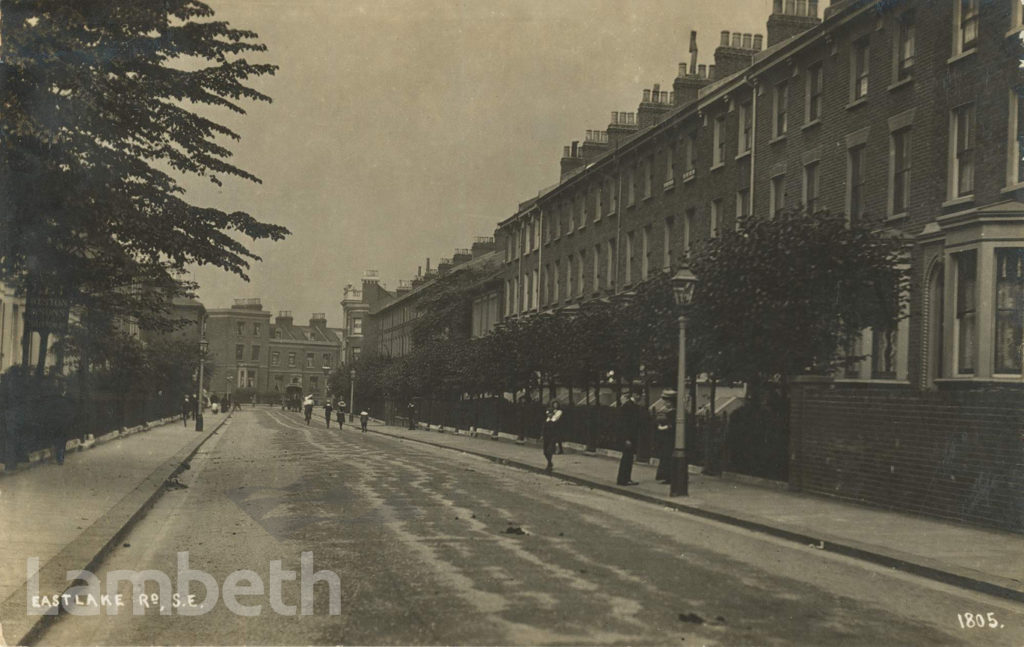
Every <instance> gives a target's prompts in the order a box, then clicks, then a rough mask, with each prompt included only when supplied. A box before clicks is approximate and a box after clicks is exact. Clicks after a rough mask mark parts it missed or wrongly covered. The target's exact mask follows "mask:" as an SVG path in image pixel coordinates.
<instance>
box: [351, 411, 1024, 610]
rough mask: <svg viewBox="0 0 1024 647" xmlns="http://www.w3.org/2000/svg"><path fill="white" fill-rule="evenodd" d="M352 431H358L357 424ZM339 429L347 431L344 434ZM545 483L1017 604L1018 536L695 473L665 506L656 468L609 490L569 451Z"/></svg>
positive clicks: (611, 479) (523, 462) (502, 445)
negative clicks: (592, 490) (662, 508)
mask: <svg viewBox="0 0 1024 647" xmlns="http://www.w3.org/2000/svg"><path fill="white" fill-rule="evenodd" d="M357 424H358V423H357ZM347 427H348V425H347V424H346V428H347ZM370 431H372V432H377V433H381V434H386V435H390V436H394V437H398V438H403V439H408V440H414V441H418V442H425V443H429V444H432V445H437V446H441V447H447V448H451V449H457V450H461V451H465V452H468V453H473V454H477V455H480V456H485V457H488V458H491V459H492V460H496V461H499V462H503V463H508V464H510V465H515V466H517V467H524V468H527V469H532V470H535V471H543V467H544V465H545V461H544V457H543V455H542V454H541V449H540V446H539V445H538V444H537V443H536V442H534V441H527V443H526V444H524V445H520V444H517V443H516V442H514V440H513V439H512V438H511V437H507V436H504V435H503V436H502V437H500V438H498V439H497V440H495V439H492V438H491V436H490V434H489V433H488V434H487V435H484V434H483V433H481V434H479V435H477V436H475V437H474V436H472V435H470V434H469V433H468V432H460V434H458V435H456V434H454V433H452V432H451V431H448V432H445V433H438V432H437V431H425V430H423V429H422V428H420V429H419V430H416V431H409V430H407V429H403V428H400V427H391V426H386V425H383V424H380V423H377V424H371V425H370ZM554 463H555V471H554V476H556V477H560V478H565V479H568V480H572V481H576V482H578V483H581V484H585V485H589V486H593V487H600V488H602V489H606V490H609V491H615V492H619V493H621V494H624V495H627V496H631V497H634V498H638V499H643V500H646V501H650V502H653V503H660V504H665V505H669V506H671V507H674V508H676V509H679V510H682V511H684V512H688V513H691V514H696V515H699V516H702V517H706V518H711V519H716V520H718V521H722V522H725V523H730V524H733V525H738V526H742V527H745V528H748V529H751V530H756V531H759V532H766V533H769V534H771V535H774V536H776V537H782V538H785V539H789V540H793V541H799V542H802V543H804V544H805V545H808V546H810V545H813V546H814V547H815V548H819V549H822V550H828V551H832V552H837V553H841V554H845V555H848V556H852V557H856V558H859V559H865V560H867V561H871V562H874V563H876V564H882V565H884V566H890V567H893V568H897V569H900V570H903V571H907V572H910V573H914V574H916V575H920V576H923V577H928V578H931V579H934V580H938V581H941V582H945V583H948V584H953V585H955V586H960V587H963V588H969V589H972V590H975V591H980V592H983V593H989V594H993V595H997V596H999V597H1003V598H1009V599H1013V600H1017V601H1024V559H1022V556H1024V535H1018V534H1015V533H1010V532H1001V531H997V530H987V529H984V528H977V527H973V526H968V525H963V524H958V523H954V522H946V521H942V520H937V519H931V518H927V517H920V516H915V515H910V514H904V513H898V512H889V511H886V510H880V509H877V508H872V507H868V506H862V505H858V504H855V503H847V502H844V501H840V500H838V499H830V498H828V497H823V496H817V495H812V494H804V493H799V492H790V491H788V490H786V489H785V488H784V487H775V486H769V485H765V484H752V483H748V482H738V481H736V480H733V479H731V478H729V477H728V476H726V477H709V476H702V475H700V474H699V473H694V468H693V466H691V474H690V495H689V496H688V497H669V496H668V486H667V485H662V484H660V483H658V482H656V481H655V480H654V472H655V468H654V467H651V466H648V465H646V464H641V463H637V464H636V465H634V467H633V480H635V481H639V485H636V486H629V487H623V486H617V485H615V476H616V471H617V468H618V459H617V458H612V457H608V456H594V455H590V454H584V453H583V452H580V451H575V450H570V449H569V448H568V447H566V453H565V454H563V455H560V456H555V458H554Z"/></svg>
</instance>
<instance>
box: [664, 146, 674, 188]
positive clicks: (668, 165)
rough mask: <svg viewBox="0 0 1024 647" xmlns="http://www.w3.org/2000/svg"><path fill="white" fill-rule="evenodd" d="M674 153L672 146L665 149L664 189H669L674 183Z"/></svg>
mask: <svg viewBox="0 0 1024 647" xmlns="http://www.w3.org/2000/svg"><path fill="white" fill-rule="evenodd" d="M674 153H675V151H674V150H672V146H668V147H666V148H665V184H664V188H665V189H671V188H672V187H673V186H675V183H676V167H675V155H674Z"/></svg>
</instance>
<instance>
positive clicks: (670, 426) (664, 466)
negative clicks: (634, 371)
mask: <svg viewBox="0 0 1024 647" xmlns="http://www.w3.org/2000/svg"><path fill="white" fill-rule="evenodd" d="M677 395H678V393H677V392H676V391H674V390H673V389H665V390H664V391H662V392H661V398H659V399H658V400H657V401H656V402H655V403H654V404H652V405H651V407H650V410H649V411H650V414H651V418H653V419H654V450H655V455H656V456H657V457H658V472H657V474H655V475H654V478H656V479H657V480H659V481H661V482H662V483H668V482H669V481H671V480H672V447H673V445H675V441H676V400H675V399H676V396H677Z"/></svg>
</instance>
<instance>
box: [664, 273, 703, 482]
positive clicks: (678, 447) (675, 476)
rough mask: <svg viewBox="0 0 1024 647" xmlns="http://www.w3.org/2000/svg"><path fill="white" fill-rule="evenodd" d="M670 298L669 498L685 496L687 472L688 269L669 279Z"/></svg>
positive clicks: (692, 281)
mask: <svg viewBox="0 0 1024 647" xmlns="http://www.w3.org/2000/svg"><path fill="white" fill-rule="evenodd" d="M671 283H672V296H673V298H674V299H675V302H676V307H677V309H678V311H679V370H678V376H677V380H678V384H679V387H678V388H677V389H676V442H675V447H674V448H673V449H672V472H671V476H672V481H671V485H669V492H668V494H669V496H687V495H689V493H690V492H689V489H690V483H689V480H690V472H689V467H688V466H687V460H686V315H687V314H688V313H689V310H690V304H691V303H692V302H693V291H694V288H695V287H697V277H696V276H694V275H693V272H691V271H690V268H689V267H686V266H684V267H682V268H680V269H679V271H678V272H676V273H675V275H674V276H673V277H672V279H671Z"/></svg>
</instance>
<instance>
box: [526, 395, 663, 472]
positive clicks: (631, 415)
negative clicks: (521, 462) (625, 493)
mask: <svg viewBox="0 0 1024 647" xmlns="http://www.w3.org/2000/svg"><path fill="white" fill-rule="evenodd" d="M677 395H678V393H677V392H676V391H675V390H674V389H666V390H664V391H662V393H661V397H660V398H658V400H656V401H655V402H654V403H653V404H652V405H651V406H650V407H648V409H647V411H644V408H643V407H642V406H640V404H639V403H638V402H637V396H636V395H635V394H633V393H630V394H629V395H628V396H626V400H625V401H624V402H623V403H622V405H621V406H620V407H619V424H620V435H621V439H622V445H621V450H622V458H621V459H620V460H619V469H618V473H617V474H616V478H615V482H616V484H618V485H637V482H636V481H634V480H633V461H634V459H635V457H636V449H637V445H638V444H639V440H640V431H641V430H642V429H644V427H646V426H647V425H649V424H653V426H654V451H653V454H654V456H655V457H657V458H658V471H657V473H656V474H655V478H656V479H657V480H658V481H659V482H661V483H668V482H670V480H671V478H672V450H673V448H674V446H675V425H676V421H675V417H676V402H675V398H676V396H677ZM564 425H565V411H564V410H563V409H562V407H561V405H560V404H559V402H558V400H552V401H551V402H550V403H549V404H548V407H547V410H546V411H545V412H544V427H543V429H542V431H541V441H542V442H541V444H542V447H543V451H544V459H545V460H546V461H547V465H546V466H545V468H544V469H545V471H548V472H551V471H553V470H554V467H555V466H554V462H553V461H552V458H553V457H554V455H555V454H556V453H558V454H562V453H564V450H563V448H562V438H563V436H564V431H563V429H564Z"/></svg>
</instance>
